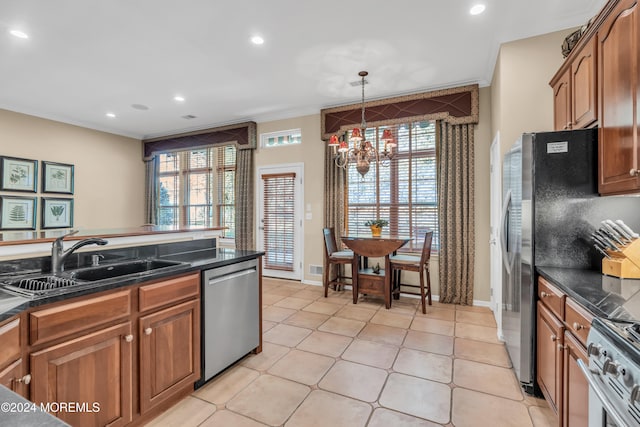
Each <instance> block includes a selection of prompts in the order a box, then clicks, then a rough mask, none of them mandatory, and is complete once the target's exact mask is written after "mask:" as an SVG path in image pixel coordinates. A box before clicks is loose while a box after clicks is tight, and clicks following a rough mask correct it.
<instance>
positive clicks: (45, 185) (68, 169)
mask: <svg viewBox="0 0 640 427" xmlns="http://www.w3.org/2000/svg"><path fill="white" fill-rule="evenodd" d="M42 192H43V193H59V194H73V165H69V164H65V163H56V162H47V161H45V160H43V161H42Z"/></svg>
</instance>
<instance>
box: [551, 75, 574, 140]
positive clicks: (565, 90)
mask: <svg viewBox="0 0 640 427" xmlns="http://www.w3.org/2000/svg"><path fill="white" fill-rule="evenodd" d="M553 127H554V129H555V130H566V129H571V76H570V71H569V70H568V71H566V72H565V73H564V74H562V75H561V76H560V78H559V79H558V81H556V82H555V84H554V85H553Z"/></svg>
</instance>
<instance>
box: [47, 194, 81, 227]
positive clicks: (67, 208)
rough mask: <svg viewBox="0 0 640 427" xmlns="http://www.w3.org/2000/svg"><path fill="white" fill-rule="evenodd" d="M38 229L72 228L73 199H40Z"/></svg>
mask: <svg viewBox="0 0 640 427" xmlns="http://www.w3.org/2000/svg"><path fill="white" fill-rule="evenodd" d="M41 206H42V215H41V217H40V218H41V221H42V224H41V225H40V228H42V229H45V228H70V227H73V199H54V198H50V197H43V198H42V203H41Z"/></svg>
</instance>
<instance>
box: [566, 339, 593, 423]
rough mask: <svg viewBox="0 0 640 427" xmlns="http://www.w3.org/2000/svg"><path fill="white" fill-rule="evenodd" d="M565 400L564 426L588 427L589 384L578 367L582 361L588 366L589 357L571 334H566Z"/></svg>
mask: <svg viewBox="0 0 640 427" xmlns="http://www.w3.org/2000/svg"><path fill="white" fill-rule="evenodd" d="M564 344H565V347H564V348H565V351H564V378H563V388H564V399H563V405H564V408H563V411H562V412H563V414H564V415H563V418H564V420H563V424H562V425H563V426H564V427H587V426H588V425H589V417H588V415H589V413H588V412H589V411H586V410H585V408H588V407H589V383H587V379H586V378H585V377H584V374H583V373H582V371H581V370H580V367H579V366H578V360H579V359H581V360H582V361H583V362H584V363H585V364H587V366H588V365H589V356H587V351H586V350H585V348H584V347H583V346H582V344H581V343H580V342H579V341H578V340H577V339H576V338H574V336H573V335H571V334H570V333H569V332H566V331H565V333H564Z"/></svg>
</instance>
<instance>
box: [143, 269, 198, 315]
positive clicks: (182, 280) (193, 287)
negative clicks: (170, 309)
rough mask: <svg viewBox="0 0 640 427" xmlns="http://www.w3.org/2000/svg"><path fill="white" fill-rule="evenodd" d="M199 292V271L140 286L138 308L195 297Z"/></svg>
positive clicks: (145, 308) (155, 306)
mask: <svg viewBox="0 0 640 427" xmlns="http://www.w3.org/2000/svg"><path fill="white" fill-rule="evenodd" d="M199 293H200V273H194V274H190V275H188V276H182V277H176V278H175V279H169V280H164V281H162V282H158V283H154V284H152V285H146V286H141V287H140V293H139V294H138V309H139V310H140V311H145V310H150V309H152V308H157V307H162V306H163V305H167V304H170V303H173V302H176V301H181V300H184V299H186V298H193V297H197V296H198V295H199Z"/></svg>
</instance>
